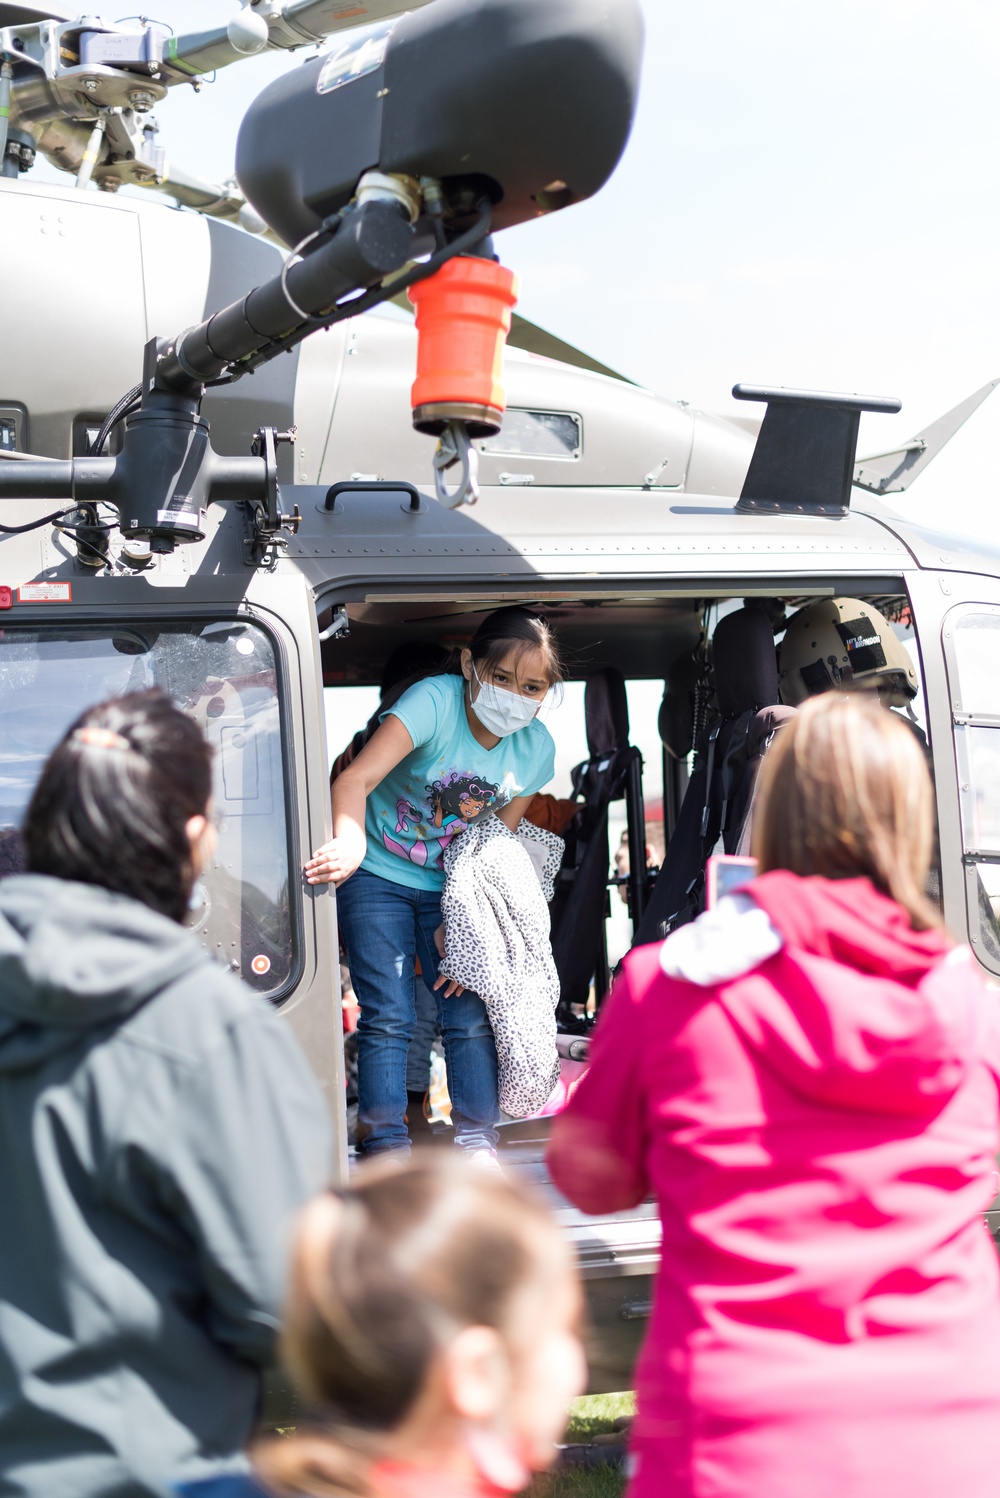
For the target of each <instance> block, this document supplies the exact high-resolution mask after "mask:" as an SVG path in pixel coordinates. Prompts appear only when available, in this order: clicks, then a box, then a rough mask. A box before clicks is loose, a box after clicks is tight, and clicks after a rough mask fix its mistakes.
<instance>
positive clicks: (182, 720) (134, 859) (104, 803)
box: [24, 690, 212, 921]
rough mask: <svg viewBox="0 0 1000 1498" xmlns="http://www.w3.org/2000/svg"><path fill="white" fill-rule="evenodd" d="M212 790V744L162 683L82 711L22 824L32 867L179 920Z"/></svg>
mask: <svg viewBox="0 0 1000 1498" xmlns="http://www.w3.org/2000/svg"><path fill="white" fill-rule="evenodd" d="M211 794H212V762H211V751H210V749H209V747H208V745H207V743H206V742H205V739H204V738H203V736H202V733H201V730H200V729H199V728H198V726H197V724H195V723H194V722H193V721H192V719H190V718H188V717H186V716H185V715H184V713H182V712H180V710H179V709H178V708H176V707H174V705H173V703H172V702H171V701H170V699H169V697H167V696H165V695H164V693H162V692H160V691H155V690H154V691H150V692H132V693H130V694H129V695H128V696H125V697H114V698H112V699H111V700H110V701H109V702H102V703H99V704H98V706H97V707H92V708H89V709H88V710H87V712H85V713H82V714H81V716H80V717H79V718H77V720H76V722H75V723H74V724H73V725H72V727H70V728H69V729H68V731H67V732H66V734H65V736H64V737H63V739H62V740H61V742H60V743H59V744H57V745H56V747H55V749H53V751H52V753H51V754H50V755H49V758H48V760H47V762H46V764H45V768H44V769H43V770H42V773H41V777H40V779H39V781H38V784H37V786H36V787H35V793H34V795H33V796H32V798H31V803H30V805H29V807H28V812H27V816H26V818H25V823H24V838H25V842H26V844H27V849H28V868H29V869H30V870H31V872H32V873H35V874H52V875H54V876H55V877H56V878H57V879H76V880H79V882H80V883H81V884H98V885H101V886H102V887H103V888H104V889H109V890H114V891H115V892H116V893H118V894H122V895H131V896H132V897H133V898H134V899H136V900H141V901H142V903H143V904H144V905H148V906H149V907H150V909H151V910H158V911H159V912H160V913H161V915H166V916H169V917H170V918H171V920H174V921H182V920H183V919H184V916H185V913H186V911H187V907H188V901H189V899H190V897H191V887H192V885H193V883H194V870H193V868H192V865H191V847H190V844H189V842H188V837H187V831H186V824H187V821H188V819H189V818H190V817H196V816H204V815H206V813H207V811H208V805H209V801H210V799H211Z"/></svg>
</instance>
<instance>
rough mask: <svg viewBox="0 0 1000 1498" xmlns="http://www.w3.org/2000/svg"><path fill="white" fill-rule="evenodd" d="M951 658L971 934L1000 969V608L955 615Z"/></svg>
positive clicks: (948, 630) (949, 635) (948, 638)
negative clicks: (999, 656) (999, 652)
mask: <svg viewBox="0 0 1000 1498" xmlns="http://www.w3.org/2000/svg"><path fill="white" fill-rule="evenodd" d="M944 645H945V654H946V657H947V660H948V676H949V685H950V687H951V699H952V711H953V714H954V723H955V750H956V756H957V759H958V784H959V805H960V808H961V817H962V844H963V847H964V850H965V853H966V860H965V864H966V899H967V904H968V916H969V934H970V936H971V938H972V943H973V947H974V949H975V951H976V953H977V955H978V956H979V957H980V959H981V960H983V961H985V962H986V963H987V965H988V966H990V967H992V968H994V969H995V970H997V971H1000V679H998V676H997V670H996V660H997V650H998V649H1000V609H998V608H990V607H989V606H987V605H979V606H972V607H968V606H963V607H961V608H959V609H956V610H953V611H952V613H951V614H950V615H949V616H948V619H947V621H946V623H945V631H944Z"/></svg>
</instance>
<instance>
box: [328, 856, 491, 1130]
mask: <svg viewBox="0 0 1000 1498" xmlns="http://www.w3.org/2000/svg"><path fill="white" fill-rule="evenodd" d="M337 920H338V921H339V923H340V932H341V935H342V936H343V938H344V946H345V948H346V949H347V961H348V965H349V966H350V969H351V981H352V983H353V984H354V992H355V993H356V994H357V996H358V1003H359V1004H360V1005H361V1013H360V1016H359V1018H358V1122H359V1123H362V1124H364V1125H366V1126H367V1128H368V1134H367V1137H366V1138H365V1140H364V1142H363V1144H362V1145H361V1149H362V1151H363V1153H364V1154H367V1155H375V1154H381V1153H382V1152H383V1151H385V1150H395V1149H399V1150H407V1149H409V1136H408V1134H407V1132H406V1124H405V1123H404V1122H403V1115H404V1114H405V1112H406V1053H407V1048H408V1046H409V1043H410V1038H411V1036H412V1034H413V1029H414V1024H415V1022H416V1014H415V1003H414V981H415V980H414V958H415V957H419V958H420V965H421V967H422V969H423V973H424V980H425V982H426V983H427V986H428V988H430V987H431V986H432V984H433V983H434V981H435V979H436V978H437V974H438V965H439V962H440V958H439V957H438V953H437V948H436V947H435V945H434V932H435V931H436V930H437V928H438V927H439V926H440V924H441V895H440V892H439V891H438V890H429V889H411V888H410V886H409V885H406V884H393V883H392V881H391V880H389V879H380V878H379V876H378V875H377V874H370V873H369V872H368V870H367V869H358V871H357V873H356V874H352V875H351V877H350V879H348V880H347V881H346V883H344V884H342V885H341V886H340V888H339V889H338V891H337ZM436 998H437V1005H438V1017H439V1022H440V1026H441V1034H442V1036H443V1038H444V1050H445V1060H446V1062H447V1065H448V1091H449V1093H450V1095H451V1121H452V1124H453V1125H454V1128H455V1143H456V1144H457V1145H459V1146H460V1147H461V1148H463V1149H470V1150H471V1149H484V1148H494V1147H495V1146H496V1142H497V1139H498V1137H499V1136H498V1134H497V1130H496V1127H495V1125H496V1123H497V1119H498V1115H499V1104H498V1102H497V1051H496V1045H495V1043H494V1040H493V1031H492V1029H491V1028H490V1022H489V1020H488V1018H487V1016H486V1008H485V1006H484V1004H483V1001H482V999H480V998H479V997H478V995H477V994H474V993H469V992H468V991H466V992H465V993H463V994H461V995H459V996H457V997H453V998H450V999H445V998H443V997H442V996H441V993H440V992H438V993H437V995H436Z"/></svg>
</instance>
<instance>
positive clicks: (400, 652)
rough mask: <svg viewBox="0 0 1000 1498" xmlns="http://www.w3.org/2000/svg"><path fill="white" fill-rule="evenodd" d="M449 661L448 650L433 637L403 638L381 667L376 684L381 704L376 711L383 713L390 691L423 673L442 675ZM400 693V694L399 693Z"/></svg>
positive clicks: (419, 679) (418, 678)
mask: <svg viewBox="0 0 1000 1498" xmlns="http://www.w3.org/2000/svg"><path fill="white" fill-rule="evenodd" d="M450 661H451V651H450V650H449V649H448V648H447V647H446V646H444V645H439V644H438V642H437V641H436V640H404V641H403V643H402V644H401V645H397V646H396V648H395V650H391V651H390V652H389V654H388V656H387V657H386V661H385V665H384V666H383V667H382V680H381V683H380V684H379V698H380V699H381V703H380V706H379V712H384V711H385V709H384V706H382V705H381V704H384V702H385V698H386V696H387V695H388V693H389V692H391V691H393V689H394V688H396V687H398V686H399V685H400V683H402V684H403V691H405V690H406V688H407V687H410V686H412V685H413V683H414V682H416V681H422V680H423V678H424V677H425V676H443V675H444V674H445V673H446V671H447V670H448V666H449V663H450ZM400 695H402V693H400Z"/></svg>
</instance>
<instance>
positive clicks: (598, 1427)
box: [565, 1393, 635, 1442]
mask: <svg viewBox="0 0 1000 1498" xmlns="http://www.w3.org/2000/svg"><path fill="white" fill-rule="evenodd" d="M634 1414H635V1395H634V1394H632V1393H626V1394H585V1395H584V1396H583V1398H582V1399H575V1400H574V1401H573V1407H572V1409H571V1410H570V1417H569V1425H568V1426H567V1429H566V1436H565V1440H566V1441H570V1442H572V1441H579V1442H587V1441H591V1440H593V1438H594V1436H599V1435H605V1434H606V1433H607V1432H609V1431H613V1430H615V1429H621V1426H620V1425H618V1422H619V1421H624V1420H630V1419H631V1418H632V1416H633V1415H634Z"/></svg>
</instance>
